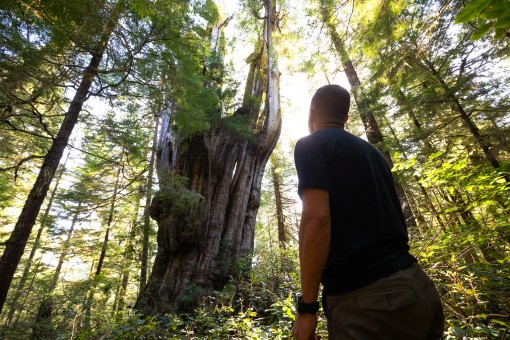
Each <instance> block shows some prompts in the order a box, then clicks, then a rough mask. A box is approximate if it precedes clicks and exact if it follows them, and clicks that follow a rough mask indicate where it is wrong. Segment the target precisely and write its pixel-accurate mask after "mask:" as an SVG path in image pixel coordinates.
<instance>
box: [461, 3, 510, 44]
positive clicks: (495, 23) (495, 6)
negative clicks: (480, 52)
mask: <svg viewBox="0 0 510 340" xmlns="http://www.w3.org/2000/svg"><path fill="white" fill-rule="evenodd" d="M475 20H476V21H477V24H478V29H477V30H476V31H475V32H474V33H473V34H472V35H471V40H478V39H481V38H482V37H483V36H485V35H486V34H487V32H489V31H490V30H491V29H493V28H494V31H495V33H494V37H495V38H496V39H502V38H503V37H505V35H507V34H508V33H507V32H508V30H509V29H510V1H508V0H472V1H470V2H469V3H467V4H466V6H464V8H463V9H462V11H460V13H459V14H458V15H457V16H456V17H455V23H457V24H461V23H465V22H469V21H475Z"/></svg>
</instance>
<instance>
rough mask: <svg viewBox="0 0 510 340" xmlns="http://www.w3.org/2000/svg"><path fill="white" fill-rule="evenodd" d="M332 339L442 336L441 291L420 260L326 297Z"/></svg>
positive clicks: (394, 339)
mask: <svg viewBox="0 0 510 340" xmlns="http://www.w3.org/2000/svg"><path fill="white" fill-rule="evenodd" d="M324 302H326V306H325V310H326V314H327V317H328V333H329V339H331V340H339V339H341V340H347V339H355V340H370V339H378V340H379V339H388V340H400V339H402V340H414V339H416V340H418V339H441V338H442V336H443V328H444V315H443V308H442V306H441V300H440V298H439V294H438V292H437V290H436V289H435V287H434V285H433V283H432V281H431V280H430V278H429V277H428V276H427V274H425V272H424V271H423V270H422V269H421V268H420V266H419V265H418V264H416V263H415V264H413V265H411V266H410V267H408V268H406V269H403V270H399V271H398V272H396V273H393V274H392V275H390V276H388V277H385V278H383V279H380V280H378V281H376V282H373V283H371V284H369V285H367V286H365V287H362V288H360V289H357V290H355V291H352V292H349V293H346V294H342V295H331V296H328V297H327V298H326V301H324Z"/></svg>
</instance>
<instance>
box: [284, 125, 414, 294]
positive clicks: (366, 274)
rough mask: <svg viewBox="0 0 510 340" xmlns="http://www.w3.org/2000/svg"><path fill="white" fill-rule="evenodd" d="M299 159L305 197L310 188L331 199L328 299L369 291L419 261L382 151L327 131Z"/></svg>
mask: <svg viewBox="0 0 510 340" xmlns="http://www.w3.org/2000/svg"><path fill="white" fill-rule="evenodd" d="M294 158H295V162H296V169H297V173H298V178H299V187H298V193H299V195H300V196H301V193H302V191H303V189H306V188H314V189H322V190H325V191H327V192H328V193H329V202H330V203H329V204H330V214H331V245H330V250H329V255H328V259H327V262H326V266H325V267H324V270H323V272H322V280H321V281H322V283H323V284H324V294H325V295H336V294H342V293H346V292H349V291H352V290H354V289H357V288H360V287H363V286H365V285H367V284H369V283H371V282H374V281H376V280H378V279H380V278H383V277H386V276H388V275H390V274H391V273H393V272H395V271H397V270H400V269H403V268H406V267H408V266H409V265H411V264H412V263H414V262H415V261H416V259H415V258H414V257H413V256H412V255H411V254H409V246H408V236H407V229H406V225H405V219H404V215H403V213H402V209H401V207H400V203H399V200H398V198H397V194H396V192H395V186H394V181H393V176H392V174H391V170H390V168H389V166H388V164H387V162H386V160H385V159H384V157H383V155H382V154H381V153H380V152H379V151H378V150H377V149H376V148H374V147H373V146H372V145H371V144H369V143H368V142H366V141H364V140H363V139H361V138H358V137H356V136H354V135H352V134H350V133H348V132H346V131H344V130H342V129H336V128H325V129H321V130H319V131H316V132H314V133H312V134H310V135H309V136H306V137H303V138H301V139H300V140H299V141H298V142H297V144H296V148H295V150H294Z"/></svg>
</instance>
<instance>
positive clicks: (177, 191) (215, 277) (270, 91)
mask: <svg viewBox="0 0 510 340" xmlns="http://www.w3.org/2000/svg"><path fill="white" fill-rule="evenodd" d="M264 5H265V8H266V16H265V20H264V21H265V25H264V36H263V37H262V38H261V39H262V40H261V43H260V44H257V47H256V50H255V52H254V53H253V54H252V55H251V57H250V58H249V61H250V71H249V75H248V78H247V84H246V88H245V93H244V100H243V103H242V106H241V108H239V109H238V110H237V111H236V112H235V113H234V116H236V117H237V118H244V119H245V121H246V126H247V127H249V128H250V130H251V131H252V136H251V137H245V136H244V137H243V136H240V135H239V134H238V133H236V132H235V131H232V130H229V129H226V128H222V127H221V126H215V127H212V128H211V129H210V130H209V131H207V132H206V133H203V134H197V135H194V136H193V137H191V138H189V139H186V140H185V139H179V138H178V136H176V134H175V133H174V131H172V129H171V123H170V121H171V112H166V113H165V115H164V116H163V117H162V129H163V130H162V132H163V133H162V134H161V136H160V149H159V152H158V155H160V157H159V159H158V170H159V174H160V192H159V193H158V195H156V196H155V198H154V199H153V202H152V206H151V210H153V211H152V213H153V214H152V216H153V217H154V218H155V219H156V221H157V222H158V229H159V230H158V246H159V248H158V253H157V255H156V259H155V263H154V266H153V270H152V274H151V276H150V278H149V281H148V283H147V285H146V287H145V289H144V291H143V292H142V294H141V295H140V297H139V299H138V301H137V304H136V305H135V309H138V310H140V311H142V312H143V313H144V314H156V313H165V312H169V311H176V310H190V309H191V308H193V307H194V306H195V304H196V301H197V299H198V298H199V297H201V296H203V295H205V294H206V293H208V292H210V291H211V290H212V289H221V288H222V287H223V286H224V284H225V283H226V282H227V281H228V279H229V277H230V276H231V275H235V274H236V273H237V272H238V269H239V268H238V267H239V264H240V262H242V261H241V260H242V259H243V258H244V257H247V256H248V257H249V256H250V255H251V253H252V251H253V242H254V226H255V217H256V214H257V211H258V207H259V204H260V187H261V181H262V176H263V172H264V167H265V165H266V163H267V160H268V158H269V156H270V154H271V152H272V150H273V149H274V147H275V145H276V142H277V139H278V137H279V133H280V128H281V117H280V110H279V90H278V79H279V71H278V68H277V63H276V58H275V56H274V54H273V53H274V52H271V51H272V47H271V39H270V37H271V33H272V31H273V23H274V20H275V18H276V17H275V13H276V10H275V4H274V3H273V1H271V0H270V1H266V2H265V3H264ZM264 93H265V94H266V102H265V106H264V109H263V110H261V107H262V103H261V102H262V100H261V99H262V98H263V94H264ZM176 109H177V110H178V108H176ZM224 119H229V118H224ZM183 178H184V179H185V180H182V179H183ZM158 196H159V198H158V199H156V197H158ZM182 202H187V203H188V206H189V207H191V209H186V207H182V204H180V203H182ZM160 207H165V208H166V209H159V208H160ZM165 229H166V230H165ZM170 239H172V240H173V241H172V242H167V241H165V240H170ZM248 261H251V260H250V259H249V260H248Z"/></svg>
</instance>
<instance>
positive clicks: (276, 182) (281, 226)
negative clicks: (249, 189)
mask: <svg viewBox="0 0 510 340" xmlns="http://www.w3.org/2000/svg"><path fill="white" fill-rule="evenodd" d="M272 159H273V158H271V160H272ZM271 178H272V180H273V189H274V199H275V208H276V222H277V225H278V245H279V246H280V248H285V244H286V243H287V236H286V233H285V216H284V214H283V201H282V193H281V186H280V174H278V172H277V170H276V165H275V164H273V163H272V162H271Z"/></svg>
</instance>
